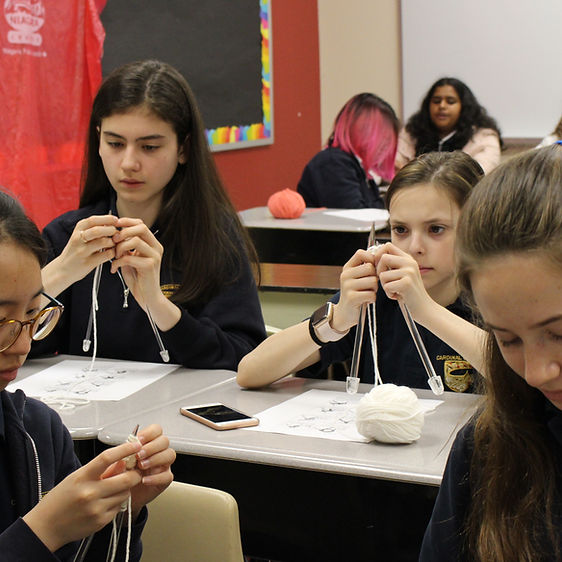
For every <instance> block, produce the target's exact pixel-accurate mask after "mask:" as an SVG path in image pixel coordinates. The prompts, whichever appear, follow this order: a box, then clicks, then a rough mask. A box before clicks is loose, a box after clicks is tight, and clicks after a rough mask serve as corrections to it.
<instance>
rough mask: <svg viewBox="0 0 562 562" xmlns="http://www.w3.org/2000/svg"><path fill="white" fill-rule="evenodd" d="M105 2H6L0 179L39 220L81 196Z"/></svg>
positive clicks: (1, 20)
mask: <svg viewBox="0 0 562 562" xmlns="http://www.w3.org/2000/svg"><path fill="white" fill-rule="evenodd" d="M104 4H105V0H5V1H4V2H3V8H0V9H3V12H4V13H3V17H0V45H1V50H0V57H1V58H0V136H1V141H0V185H2V186H4V187H5V188H7V189H8V190H9V191H11V192H12V193H13V194H15V195H16V196H17V197H18V198H19V200H20V201H21V203H22V204H23V205H24V207H25V209H26V211H27V213H28V214H29V215H30V216H31V217H32V218H33V219H34V220H35V222H36V223H37V225H38V226H39V227H43V226H44V225H45V224H46V223H47V222H49V221H50V220H52V219H53V218H55V217H56V216H58V215H60V214H61V213H63V212H65V211H68V210H70V209H73V208H76V207H77V204H78V192H79V183H80V173H81V167H82V160H83V157H84V143H85V138H86V130H87V124H88V119H89V114H90V109H91V105H92V100H93V97H94V95H95V93H96V91H97V89H98V87H99V84H100V81H101V55H102V49H103V40H104V37H105V33H104V30H103V26H102V24H101V21H100V18H99V14H100V12H101V9H102V8H103V6H104Z"/></svg>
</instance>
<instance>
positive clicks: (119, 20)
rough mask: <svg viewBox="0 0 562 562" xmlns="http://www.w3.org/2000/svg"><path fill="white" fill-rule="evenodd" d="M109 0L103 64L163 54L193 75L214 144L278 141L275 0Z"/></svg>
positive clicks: (221, 146) (108, 66) (232, 145)
mask: <svg viewBox="0 0 562 562" xmlns="http://www.w3.org/2000/svg"><path fill="white" fill-rule="evenodd" d="M230 2H231V0H213V1H212V2H208V3H205V4H199V3H198V2H197V1H196V0H195V1H192V2H185V3H184V1H183V0H166V1H165V2H164V3H159V4H158V5H155V4H152V2H151V0H139V3H138V5H137V7H136V9H135V10H134V11H132V12H131V10H130V4H129V3H128V0H109V1H108V2H107V3H106V4H105V7H104V9H103V11H102V13H101V19H102V25H103V26H104V28H105V31H106V38H105V43H104V55H103V57H102V71H103V75H104V76H106V75H107V74H108V73H109V72H111V71H112V70H113V69H115V68H117V67H118V66H121V65H122V64H125V63H127V62H131V61H133V60H142V59H147V58H156V59H160V60H162V61H166V62H168V63H170V64H172V65H173V66H175V67H176V68H177V69H178V70H179V71H180V72H181V73H182V74H184V76H185V77H186V78H187V79H188V81H189V83H190V85H191V87H192V88H193V90H194V93H195V96H196V98H197V100H198V101H199V108H200V110H201V112H202V114H203V119H204V122H205V125H206V126H207V127H208V128H207V129H206V130H205V133H206V137H207V140H208V143H209V146H210V148H211V150H212V151H214V152H218V151H223V150H232V149H239V148H251V147H256V146H261V145H268V144H272V143H273V81H272V40H271V39H272V38H271V27H272V26H271V3H272V0H244V1H243V2H237V3H235V4H231V3H230Z"/></svg>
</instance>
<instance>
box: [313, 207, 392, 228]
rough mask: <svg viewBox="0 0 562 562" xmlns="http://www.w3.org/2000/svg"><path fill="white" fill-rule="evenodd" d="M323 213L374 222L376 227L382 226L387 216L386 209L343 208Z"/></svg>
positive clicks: (384, 224)
mask: <svg viewBox="0 0 562 562" xmlns="http://www.w3.org/2000/svg"><path fill="white" fill-rule="evenodd" d="M324 214H325V215H331V216H333V217H341V218H344V219H352V220H356V221H363V222H374V223H376V228H384V227H385V226H386V223H387V222H388V217H389V214H388V211H387V210H386V209H344V210H341V211H325V212H324Z"/></svg>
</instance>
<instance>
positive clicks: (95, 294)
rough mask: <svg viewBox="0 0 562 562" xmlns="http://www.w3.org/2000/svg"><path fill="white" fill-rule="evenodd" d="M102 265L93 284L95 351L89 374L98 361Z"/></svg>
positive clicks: (95, 273) (98, 267) (98, 268)
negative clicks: (98, 320) (99, 294)
mask: <svg viewBox="0 0 562 562" xmlns="http://www.w3.org/2000/svg"><path fill="white" fill-rule="evenodd" d="M101 267H102V266H101V265H98V266H97V267H96V270H95V272H94V280H93V283H92V325H93V329H94V334H93V335H94V350H93V352H92V360H91V361H90V368H89V369H88V371H89V372H92V371H93V370H94V363H95V361H96V355H97V353H98V322H97V311H98V287H99V279H100V277H101Z"/></svg>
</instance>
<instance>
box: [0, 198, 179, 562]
mask: <svg viewBox="0 0 562 562" xmlns="http://www.w3.org/2000/svg"><path fill="white" fill-rule="evenodd" d="M45 256H46V248H45V244H44V242H43V240H42V238H41V235H40V234H39V231H38V230H37V227H36V226H35V225H34V224H33V223H32V222H31V220H29V219H28V218H27V217H26V216H25V214H24V212H23V210H22V209H21V208H20V206H19V205H18V204H17V203H16V201H14V200H13V199H12V198H11V197H9V196H8V195H6V194H5V193H3V192H2V191H0V436H1V437H0V451H1V454H0V513H1V516H0V552H1V553H2V554H1V555H0V558H2V560H3V561H4V562H11V561H14V562H16V561H20V560H34V561H36V562H39V561H41V560H45V561H47V560H48V561H51V560H61V561H68V562H70V561H72V560H76V559H77V558H76V555H77V552H78V549H79V548H83V547H85V546H86V544H88V543H84V544H83V545H82V546H81V545H79V544H78V543H77V542H75V541H78V540H79V539H82V538H86V537H89V536H90V535H92V534H93V533H96V534H95V535H94V536H93V538H92V542H91V543H90V544H89V547H88V549H87V553H86V554H87V555H86V557H85V558H84V560H92V561H97V560H105V559H106V556H107V554H108V552H110V549H109V545H110V540H109V539H110V536H111V530H112V525H110V524H109V523H110V522H111V520H112V519H113V518H114V517H115V516H116V515H117V514H118V513H119V512H120V510H121V505H122V504H123V502H127V498H128V497H129V495H130V496H131V514H132V523H133V525H132V535H131V542H130V560H131V561H134V560H140V556H141V551H142V549H141V544H140V533H141V531H142V528H143V526H144V523H145V521H146V509H145V508H144V506H145V505H146V504H147V503H148V502H150V501H151V500H153V499H154V498H155V497H156V496H158V494H160V493H161V492H162V491H163V490H165V489H166V488H167V486H168V485H169V484H170V482H171V481H172V479H173V475H172V472H171V471H170V465H171V464H172V463H173V462H174V459H175V453H174V451H173V450H172V449H170V448H169V447H168V438H167V437H166V436H165V435H163V434H162V428H161V427H160V426H159V425H151V426H149V427H146V428H144V429H142V430H141V431H140V432H139V434H138V437H139V440H140V441H141V443H142V448H141V445H139V444H135V443H125V444H124V445H120V446H118V447H114V448H111V449H107V450H106V451H104V452H103V453H101V454H100V455H98V456H97V457H96V458H94V459H93V460H92V461H91V462H89V463H88V464H87V465H85V466H83V467H82V468H80V463H79V461H78V459H77V458H76V455H75V454H74V447H73V444H72V439H71V437H70V434H69V433H68V431H67V429H66V428H65V427H64V425H63V424H62V422H61V420H60V418H59V416H58V415H57V414H56V413H55V412H54V411H53V410H51V409H50V408H49V407H48V406H46V405H45V404H43V403H42V402H40V401H39V400H34V399H33V398H27V397H26V396H25V395H24V393H23V392H22V391H21V390H17V391H16V392H14V393H12V392H8V391H7V390H6V386H7V385H8V384H9V383H10V382H12V381H13V380H14V379H15V378H16V376H17V374H18V369H19V368H20V367H21V366H22V364H23V362H24V361H25V358H26V356H27V354H28V352H29V349H30V347H31V339H32V338H33V339H40V338H42V337H45V335H47V334H48V333H49V331H50V330H51V329H52V328H53V326H54V325H55V324H56V323H57V320H58V318H59V317H60V314H61V307H60V306H59V303H57V302H56V301H54V300H53V299H50V298H49V297H47V295H45V293H44V292H43V286H42V282H41V265H42V263H43V261H44V258H45ZM43 299H49V300H50V302H49V304H48V306H47V307H46V308H41V306H42V302H41V301H42V300H43ZM135 454H136V455H137V458H138V464H137V468H135V469H132V470H125V467H124V462H123V461H122V460H121V459H123V458H125V457H127V456H129V455H135ZM125 521H126V520H125ZM98 531H99V532H98ZM126 537H127V530H126V523H125V528H124V529H122V530H121V534H120V543H119V547H118V550H117V560H125V559H126V554H125V552H126V544H125V543H126V540H125V539H126ZM81 552H84V551H83V550H82V551H81ZM80 559H82V558H80Z"/></svg>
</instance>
